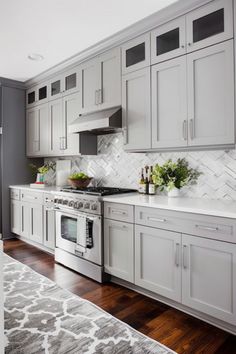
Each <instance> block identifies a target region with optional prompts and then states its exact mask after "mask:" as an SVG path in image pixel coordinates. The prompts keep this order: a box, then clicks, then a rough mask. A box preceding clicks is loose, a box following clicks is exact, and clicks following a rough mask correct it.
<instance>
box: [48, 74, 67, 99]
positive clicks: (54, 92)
mask: <svg viewBox="0 0 236 354" xmlns="http://www.w3.org/2000/svg"><path fill="white" fill-rule="evenodd" d="M63 83H64V82H63V75H58V76H56V77H54V78H53V79H52V80H50V82H49V99H50V100H54V99H58V98H59V97H61V96H62V94H63V90H64V88H63Z"/></svg>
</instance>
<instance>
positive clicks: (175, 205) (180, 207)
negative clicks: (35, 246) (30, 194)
mask: <svg viewBox="0 0 236 354" xmlns="http://www.w3.org/2000/svg"><path fill="white" fill-rule="evenodd" d="M10 188H18V189H25V190H30V191H37V192H42V193H53V192H58V191H60V189H61V187H56V186H48V187H44V188H34V187H30V185H29V184H23V185H11V186H10ZM102 199H103V201H104V202H112V203H121V204H129V205H135V206H143V207H150V208H157V209H165V210H172V211H182V212H186V213H195V214H203V215H211V216H218V217H225V218H236V201H227V200H225V201H223V200H212V199H206V198H187V197H181V198H168V197H165V196H159V195H152V196H151V195H142V194H139V193H128V194H126V193H125V194H116V195H110V196H105V197H103V198H102Z"/></svg>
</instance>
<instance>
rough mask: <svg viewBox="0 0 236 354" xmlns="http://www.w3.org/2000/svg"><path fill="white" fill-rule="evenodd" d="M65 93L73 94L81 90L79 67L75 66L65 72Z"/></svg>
mask: <svg viewBox="0 0 236 354" xmlns="http://www.w3.org/2000/svg"><path fill="white" fill-rule="evenodd" d="M63 80H64V84H63V95H64V96H65V95H68V94H72V93H74V92H77V91H79V88H80V80H81V77H80V72H79V67H75V68H73V69H71V70H69V71H67V72H66V73H65V74H64V78H63Z"/></svg>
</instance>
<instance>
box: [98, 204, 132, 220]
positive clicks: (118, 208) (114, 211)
mask: <svg viewBox="0 0 236 354" xmlns="http://www.w3.org/2000/svg"><path fill="white" fill-rule="evenodd" d="M104 217H105V218H108V219H113V220H118V221H126V222H131V223H133V222H134V207H133V205H126V204H119V203H109V202H105V203H104Z"/></svg>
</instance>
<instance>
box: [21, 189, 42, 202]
mask: <svg viewBox="0 0 236 354" xmlns="http://www.w3.org/2000/svg"><path fill="white" fill-rule="evenodd" d="M21 200H22V201H23V202H30V203H37V204H42V203H43V193H40V192H33V191H32V192H31V191H27V190H22V191H21Z"/></svg>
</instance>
